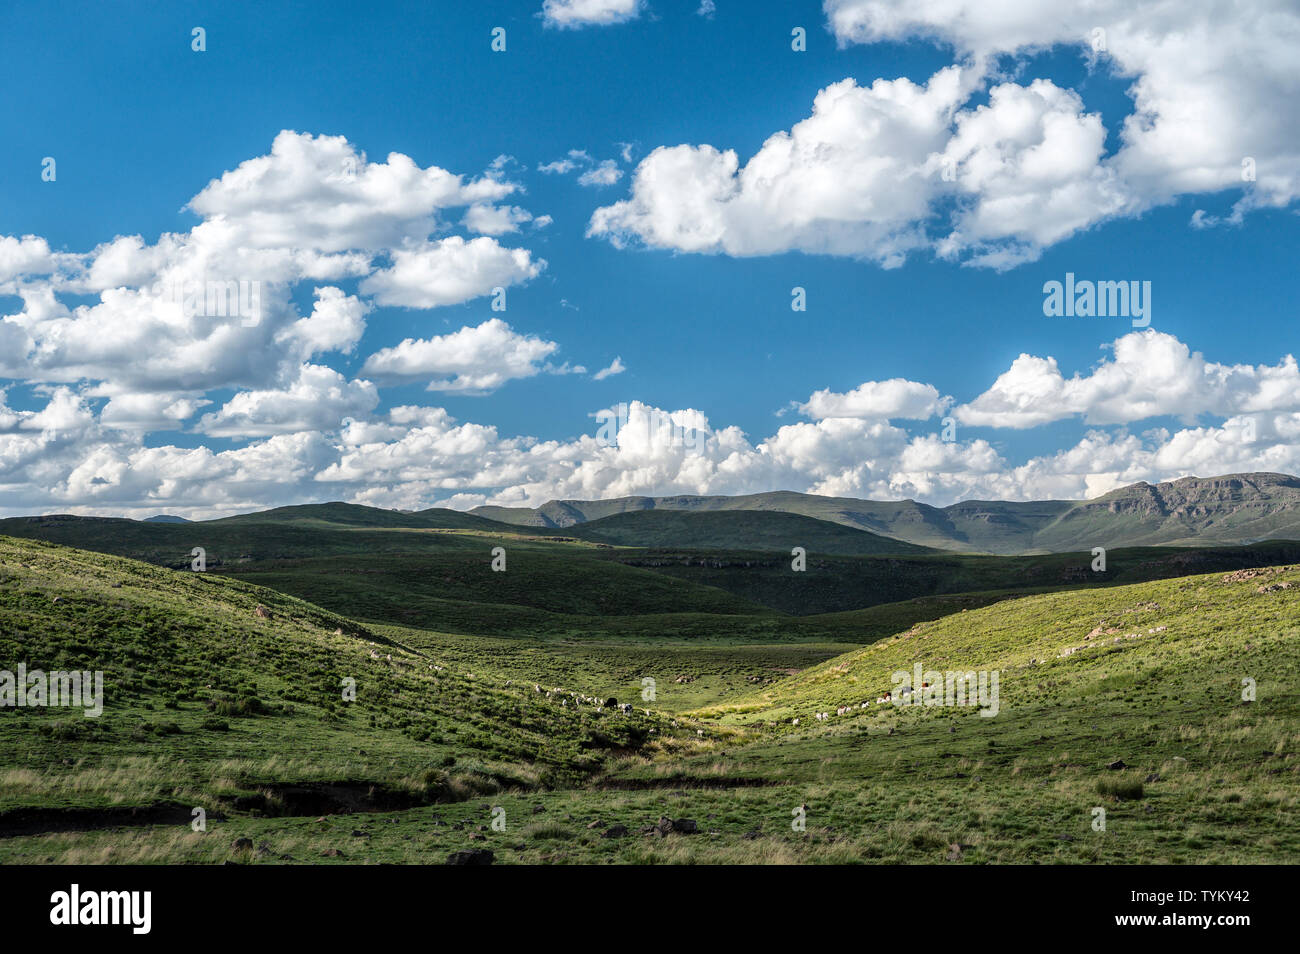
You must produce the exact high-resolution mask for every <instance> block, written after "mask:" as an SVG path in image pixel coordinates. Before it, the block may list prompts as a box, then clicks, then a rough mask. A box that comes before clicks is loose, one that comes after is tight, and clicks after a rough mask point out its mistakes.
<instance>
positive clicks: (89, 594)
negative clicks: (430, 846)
mask: <svg viewBox="0 0 1300 954" xmlns="http://www.w3.org/2000/svg"><path fill="white" fill-rule="evenodd" d="M20 663H22V664H24V665H25V666H26V667H27V668H28V670H29V671H31V670H37V669H39V670H43V671H50V670H65V671H72V670H77V671H95V670H99V671H102V672H103V680H104V682H103V685H104V712H103V715H102V716H101V717H99V718H85V717H84V716H83V713H82V711H81V710H80V709H54V708H45V709H42V708H4V709H0V751H3V752H4V753H5V759H4V763H3V766H2V767H0V833H3V832H4V831H5V828H6V825H20V824H21V823H22V819H23V817H24V815H23V813H24V812H27V813H28V814H31V813H32V812H33V811H35V810H37V809H42V810H44V809H57V808H60V807H64V808H70V807H75V808H78V809H83V810H86V811H91V810H95V809H105V808H109V807H113V806H117V807H122V806H128V807H129V806H135V807H142V808H145V809H150V810H152V809H156V808H158V806H159V805H162V804H163V803H167V804H172V803H174V802H175V801H176V800H177V799H180V800H181V801H182V802H183V803H184V804H185V805H199V806H205V807H206V808H208V809H209V810H210V811H214V812H215V811H233V810H236V805H235V800H236V799H239V798H241V797H243V798H244V801H245V802H246V803H248V804H250V805H254V806H256V805H259V804H262V803H263V802H266V801H267V799H270V800H271V802H272V803H274V800H275V798H276V797H278V796H277V793H280V791H281V790H282V789H284V788H285V787H286V786H290V787H292V786H316V787H317V788H318V789H319V788H320V787H321V786H331V785H337V786H340V787H343V788H347V789H349V790H351V789H352V788H356V787H358V786H360V787H361V789H362V791H364V790H365V788H366V787H367V786H373V787H374V788H375V789H376V790H378V791H380V792H384V793H390V794H389V795H384V797H390V796H391V798H392V799H393V800H394V801H395V802H402V801H405V802H406V803H420V802H426V801H437V800H440V799H442V800H445V799H447V798H451V797H453V796H457V795H458V797H463V796H464V795H465V794H466V793H473V792H490V791H495V790H497V789H499V788H501V787H502V786H503V785H512V786H516V787H520V788H529V787H535V786H537V785H543V784H552V785H553V784H558V783H561V782H565V781H572V780H575V779H579V778H581V777H583V776H585V775H589V774H590V773H591V772H593V771H595V770H597V769H598V768H599V766H600V765H601V764H602V761H603V760H604V759H605V758H606V757H607V755H608V753H609V752H611V751H614V750H617V751H619V752H623V753H626V752H630V751H636V750H638V749H639V748H640V747H642V746H646V745H649V744H659V743H655V742H654V740H655V739H657V738H663V739H666V738H668V737H669V736H671V735H672V734H673V730H672V729H671V727H668V726H667V725H666V724H665V723H663V722H662V721H660V720H656V719H652V718H648V717H646V716H645V715H644V714H643V713H641V712H640V710H638V712H637V714H636V715H633V716H618V717H617V718H614V717H613V715H611V714H610V713H608V712H606V713H596V712H594V709H593V708H592V707H585V708H580V707H578V706H576V705H575V706H573V707H561V706H559V705H558V704H555V703H551V702H547V701H543V700H542V699H540V698H538V695H537V694H536V693H534V692H533V691H532V687H531V685H528V686H524V685H522V684H519V683H516V684H514V685H506V684H505V680H500V679H498V680H492V679H490V678H487V677H480V676H478V675H477V674H475V673H474V670H473V666H472V664H469V662H468V661H466V663H467V664H465V665H461V664H460V663H459V662H453V661H451V660H448V659H444V658H442V656H441V655H440V652H439V647H438V645H437V643H436V641H431V642H428V643H426V644H425V645H424V646H422V647H418V648H416V647H408V646H406V645H404V644H402V643H400V642H398V641H395V640H394V639H393V638H392V636H391V633H390V635H388V636H385V635H383V634H380V633H378V632H375V631H373V630H370V629H369V628H367V627H365V626H361V625H358V624H357V623H355V622H353V621H352V620H350V619H347V618H344V617H342V616H339V615H337V614H335V613H331V612H329V611H328V610H324V609H321V608H320V607H317V606H314V605H312V604H309V603H306V602H303V601H301V600H298V599H295V598H293V597H290V596H286V595H283V594H281V593H277V592H275V591H273V590H268V589H263V588H261V587H256V586H250V585H248V584H246V583H243V582H240V581H238V580H231V579H226V578H222V577H219V576H215V575H212V574H200V573H189V572H180V571H175V570H169V569H164V568H160V567H155V566H151V565H148V564H143V563H138V562H135V561H129V560H123V559H120V558H117V557H112V556H106V555H102V554H94V553H88V552H85V551H78V550H72V549H69V548H65V547H60V546H54V545H51V544H45V543H38V542H32V541H26V540H15V539H12V538H6V537H0V669H3V670H8V671H9V672H16V671H17V666H18V664H20ZM345 679H352V680H355V701H345V700H344V696H343V691H344V683H343V680H345ZM651 729H654V730H655V733H654V734H652V733H651V732H650V730H651ZM298 794H301V793H298ZM322 797H323V796H322ZM272 807H274V805H272ZM268 810H270V809H268ZM6 813H10V814H6ZM55 820H56V821H57V818H56V819H55Z"/></svg>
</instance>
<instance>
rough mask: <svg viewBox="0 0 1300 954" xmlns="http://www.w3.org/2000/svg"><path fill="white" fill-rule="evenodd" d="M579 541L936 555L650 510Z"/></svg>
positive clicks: (575, 530)
mask: <svg viewBox="0 0 1300 954" xmlns="http://www.w3.org/2000/svg"><path fill="white" fill-rule="evenodd" d="M568 532H569V533H570V535H572V536H574V537H576V538H578V539H580V540H591V541H594V542H597V543H608V544H612V545H617V546H624V547H671V548H675V549H683V550H770V551H776V552H780V553H784V554H789V553H790V551H791V549H792V548H793V547H795V546H801V547H803V548H804V549H805V550H806V551H807V552H808V553H834V554H845V555H858V556H866V555H881V554H888V555H909V556H919V555H920V554H923V553H935V552H938V551H936V550H933V549H931V548H929V547H921V546H917V545H915V544H912V543H904V542H903V541H901V540H894V539H891V538H889V537H882V536H880V535H879V534H876V533H871V532H869V531H866V530H858V529H856V528H853V527H848V526H845V525H843V524H838V523H830V522H828V521H825V520H817V519H814V518H812V517H805V516H803V515H801V514H796V513H787V512H783V511H754V510H738V511H716V512H715V511H701V512H691V511H674V510H647V511H643V512H629V513H621V514H614V515H612V516H608V517H600V518H598V519H596V520H591V521H588V522H586V523H582V524H578V525H576V526H574V527H571V528H569V531H568Z"/></svg>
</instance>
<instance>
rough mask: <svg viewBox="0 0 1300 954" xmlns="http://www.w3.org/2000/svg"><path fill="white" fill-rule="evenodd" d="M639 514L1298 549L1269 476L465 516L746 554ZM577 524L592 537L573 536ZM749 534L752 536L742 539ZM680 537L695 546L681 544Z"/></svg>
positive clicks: (719, 538)
mask: <svg viewBox="0 0 1300 954" xmlns="http://www.w3.org/2000/svg"><path fill="white" fill-rule="evenodd" d="M643 511H650V512H656V513H660V514H661V513H662V512H663V511H679V512H687V513H697V514H699V513H719V512H730V511H748V512H753V511H776V512H781V513H789V514H798V515H800V516H804V517H811V518H813V519H815V520H819V521H823V522H827V523H833V524H839V525H841V526H844V527H851V528H854V529H856V530H861V531H867V532H868V533H870V534H874V535H877V536H878V537H885V538H890V539H892V540H895V541H901V542H903V543H910V544H913V545H915V546H919V547H934V548H938V549H943V550H956V551H965V552H983V553H1000V554H1012V553H1041V552H1064V551H1071V550H1087V549H1090V548H1092V547H1094V546H1105V547H1121V546H1125V547H1127V546H1193V545H1206V544H1246V543H1253V542H1256V541H1259V540H1269V539H1300V478H1296V477H1292V476H1289V475H1287V474H1270V473H1260V474H1229V475H1226V476H1223V477H1206V478H1202V477H1184V478H1181V479H1179V480H1174V481H1169V482H1167V483H1160V484H1148V483H1146V482H1140V483H1136V484H1132V485H1130V486H1128V487H1123V488H1121V489H1119V490H1114V491H1111V492H1110V493H1108V494H1104V495H1103V496H1101V497H1097V498H1095V499H1092V500H1043V501H1032V502H1028V503H1020V502H1007V501H986V500H968V501H963V502H961V503H957V504H953V505H951V506H949V507H932V506H930V505H928V504H923V503H917V502H916V501H914V500H902V501H875V500H860V499H857V498H853V497H820V496H816V495H813V494H801V493H794V492H791V491H776V492H773V493H763V494H748V495H744V496H737V497H722V496H716V497H698V496H674V497H619V498H616V499H613V500H552V501H550V502H548V503H546V504H543V505H542V506H540V507H537V508H524V507H477V508H475V509H474V510H472V511H471V513H474V514H477V515H478V516H480V517H485V518H488V519H490V520H495V521H499V522H502V523H509V524H514V525H516V526H520V527H533V528H538V529H541V530H556V529H566V530H568V531H569V532H570V533H574V534H575V535H579V536H583V537H586V538H588V539H593V540H601V539H603V540H604V541H605V542H610V543H618V544H622V545H625V546H665V545H673V544H670V543H669V542H668V541H669V539H670V538H671V535H672V534H674V533H680V534H681V535H682V536H681V537H679V538H678V542H677V543H676V544H675V545H676V546H683V547H685V546H709V545H715V546H716V545H724V546H743V545H745V544H742V543H741V542H739V541H737V539H736V537H735V536H734V535H732V534H731V533H729V532H727V530H726V527H727V525H726V524H725V522H720V523H717V524H715V525H713V527H712V529H711V531H709V530H706V529H705V528H704V527H703V525H699V526H698V527H697V528H696V529H695V530H688V529H687V528H689V527H691V526H692V524H691V523H690V522H684V523H680V524H674V523H673V522H672V521H664V519H663V517H662V516H658V517H656V518H651V519H642V520H640V521H638V520H635V519H631V518H629V517H626V516H624V517H623V518H622V519H621V520H614V519H612V518H614V517H616V516H621V515H630V514H635V513H638V512H643ZM581 526H587V527H588V528H589V530H590V531H594V532H591V533H582V532H580V531H578V530H576V529H575V528H578V527H581ZM731 526H732V527H734V526H735V524H732V525H731ZM786 529H793V528H786ZM755 532H758V531H757V529H756V528H754V527H751V528H749V531H747V533H746V534H745V535H752V534H753V533H755ZM763 532H764V533H766V532H767V531H763ZM687 539H689V540H692V541H695V542H692V543H687V542H685V540H687ZM783 539H784V538H783ZM709 541H712V542H709ZM836 542H837V546H838V545H839V544H843V545H845V546H848V547H850V548H851V547H852V546H853V544H852V543H849V542H848V541H846V540H840V541H836ZM862 546H863V547H865V549H857V550H853V549H839V550H828V551H827V552H889V550H888V549H880V547H881V546H882V545H881V544H880V543H878V542H876V541H863V543H862Z"/></svg>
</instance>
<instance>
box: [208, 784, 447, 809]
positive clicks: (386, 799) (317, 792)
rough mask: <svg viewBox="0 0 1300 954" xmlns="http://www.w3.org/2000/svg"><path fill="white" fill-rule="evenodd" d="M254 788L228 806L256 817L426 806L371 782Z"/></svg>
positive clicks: (425, 801) (408, 794) (420, 800)
mask: <svg viewBox="0 0 1300 954" xmlns="http://www.w3.org/2000/svg"><path fill="white" fill-rule="evenodd" d="M257 788H258V792H257V794H256V795H240V796H238V797H236V798H235V799H233V800H232V801H231V802H230V806H231V807H232V808H233V809H234V810H235V811H238V812H249V813H252V814H257V815H272V816H301V815H355V814H363V813H366V812H396V811H404V810H405V809H408V808H418V807H420V806H422V805H427V804H429V800H428V799H427V798H424V797H421V796H417V795H415V794H413V793H411V792H408V791H404V790H395V789H390V788H385V787H384V786H382V785H376V784H374V783H371V782H304V783H301V784H298V785H291V784H287V783H273V784H269V785H259V786H257Z"/></svg>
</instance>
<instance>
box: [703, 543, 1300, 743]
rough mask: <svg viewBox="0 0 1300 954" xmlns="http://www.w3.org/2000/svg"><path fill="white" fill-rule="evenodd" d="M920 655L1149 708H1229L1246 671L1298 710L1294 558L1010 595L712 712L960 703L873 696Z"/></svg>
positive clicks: (1033, 691) (1009, 688) (1273, 702)
mask: <svg viewBox="0 0 1300 954" xmlns="http://www.w3.org/2000/svg"><path fill="white" fill-rule="evenodd" d="M918 663H920V664H921V666H922V669H923V671H932V670H933V671H942V672H947V671H961V672H970V671H975V672H978V671H993V670H998V671H1000V673H1001V677H1000V693H1001V705H1002V707H1003V708H1004V709H1008V710H1010V709H1015V708H1024V707H1043V706H1051V705H1054V704H1058V703H1059V702H1061V701H1063V700H1073V701H1074V702H1075V703H1078V702H1080V701H1082V700H1095V701H1097V702H1098V703H1100V702H1101V701H1102V700H1104V699H1106V698H1127V699H1128V700H1129V701H1135V702H1136V701H1139V700H1140V701H1141V702H1142V704H1143V705H1148V706H1150V707H1151V708H1150V711H1151V713H1152V715H1153V717H1154V715H1155V714H1156V712H1157V711H1159V710H1169V711H1171V712H1172V711H1174V710H1176V709H1177V708H1178V707H1179V706H1183V705H1187V704H1195V705H1198V706H1200V705H1203V704H1204V703H1205V702H1206V698H1205V697H1206V696H1216V697H1217V699H1218V701H1217V702H1215V703H1214V704H1215V705H1218V706H1221V707H1222V710H1223V711H1227V710H1228V709H1231V708H1234V707H1236V706H1237V705H1238V704H1239V703H1240V701H1241V700H1240V688H1241V679H1242V678H1243V677H1246V676H1249V677H1252V678H1254V679H1255V680H1256V682H1257V684H1258V691H1259V695H1260V704H1258V705H1257V706H1256V707H1255V709H1254V711H1257V712H1269V713H1288V714H1289V715H1291V716H1296V715H1300V566H1295V565H1291V566H1282V567H1261V568H1255V569H1246V570H1237V571H1233V572H1230V573H1212V574H1203V575H1199V576H1189V577H1180V578H1176V579H1172V580H1162V581H1158V582H1151V583H1140V584H1136V585H1129V586H1114V587H1106V588H1101V589H1086V590H1074V591H1070V592H1057V593H1045V594H1040V595H1036V596H1025V597H1021V598H1019V599H1011V600H1006V601H1002V602H998V603H995V604H993V605H991V606H987V607H985V608H982V609H975V610H971V611H969V612H966V611H963V612H961V613H957V614H955V615H950V616H946V617H944V618H942V619H938V620H934V621H932V622H923V623H918V624H916V625H914V626H913V627H911V628H910V629H908V630H907V631H906V632H903V633H900V634H898V635H895V636H893V637H890V638H889V639H885V640H881V641H879V642H877V643H874V644H872V645H870V646H867V647H865V648H864V649H861V650H857V651H854V652H851V653H848V654H846V655H844V656H841V657H838V658H836V659H832V660H829V661H828V662H825V663H823V664H821V665H819V666H816V667H813V668H812V669H809V670H807V671H806V672H802V673H799V674H798V675H796V676H793V677H791V678H789V679H786V680H782V681H781V682H779V683H777V684H775V685H773V686H771V687H769V688H767V689H765V690H763V691H761V692H758V693H754V694H752V695H751V696H749V697H747V698H743V699H740V700H736V701H734V702H733V703H732V704H730V705H729V706H727V707H725V708H719V709H714V710H710V711H709V713H708V714H709V715H714V716H716V715H722V714H724V713H728V714H733V715H736V716H737V717H739V718H743V720H745V721H748V720H753V719H758V720H783V719H789V718H797V717H799V716H801V715H802V716H804V718H805V720H806V719H807V717H808V716H809V715H810V714H813V713H814V712H815V711H818V710H821V711H825V710H828V709H829V710H830V711H832V712H833V711H834V710H835V709H837V708H839V707H841V706H846V705H851V706H853V711H852V713H851V714H849V715H848V716H846V718H849V719H859V718H861V719H868V720H875V719H885V720H887V721H888V720H894V719H896V718H902V717H906V716H910V715H911V714H913V713H921V714H925V713H928V714H931V715H935V716H942V717H954V716H958V715H962V714H966V713H965V712H962V711H956V710H954V709H952V708H944V707H937V708H933V709H930V708H928V707H924V706H921V707H917V706H905V707H902V708H899V707H897V706H895V705H893V704H890V703H885V704H883V705H881V704H878V703H877V702H876V700H877V699H879V698H880V697H881V696H882V695H883V694H884V693H885V692H887V691H891V690H892V691H893V693H894V694H895V695H896V694H897V692H898V687H897V686H895V685H893V684H892V682H891V677H892V675H893V674H894V673H896V672H900V671H907V672H909V673H911V672H913V669H914V667H915V666H916V665H917V664H918ZM863 702H867V703H869V704H868V705H867V706H866V707H863V706H862V705H861V704H862V703H863ZM968 711H973V710H968Z"/></svg>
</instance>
